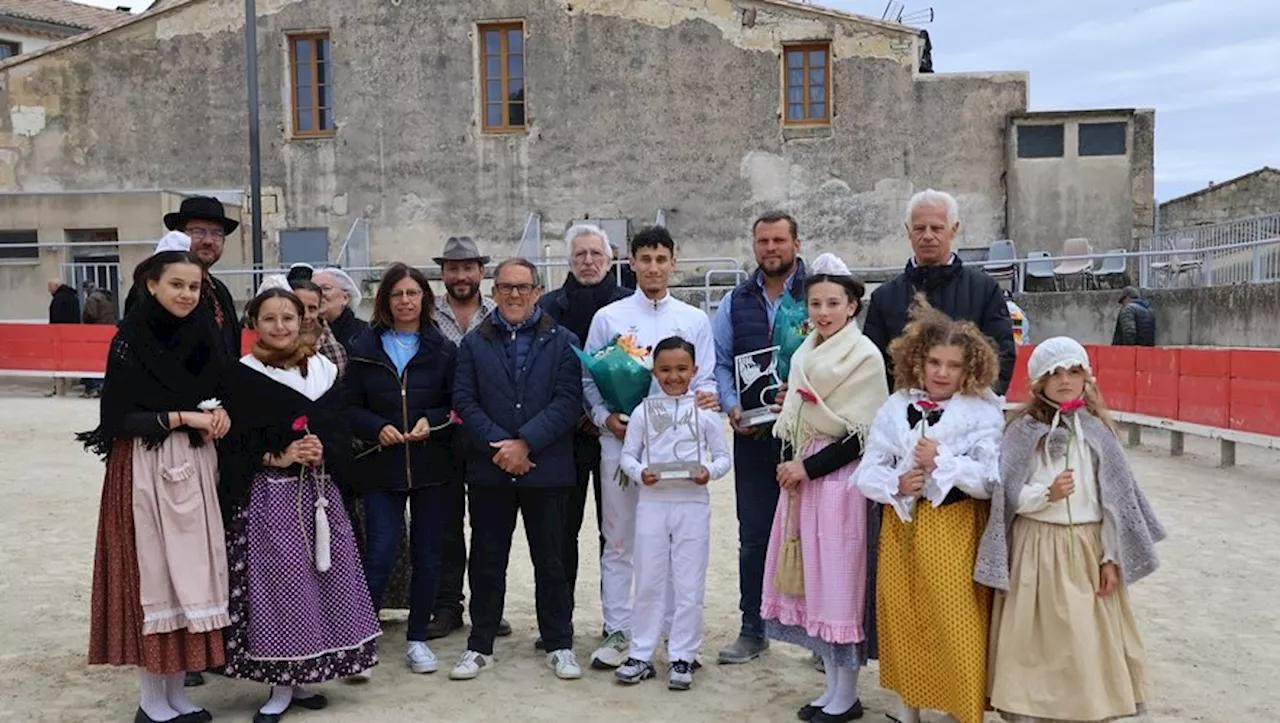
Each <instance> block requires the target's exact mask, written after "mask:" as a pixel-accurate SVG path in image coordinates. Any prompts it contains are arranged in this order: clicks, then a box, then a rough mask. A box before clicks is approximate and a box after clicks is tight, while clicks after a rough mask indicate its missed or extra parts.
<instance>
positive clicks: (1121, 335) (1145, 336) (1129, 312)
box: [1111, 299, 1156, 346]
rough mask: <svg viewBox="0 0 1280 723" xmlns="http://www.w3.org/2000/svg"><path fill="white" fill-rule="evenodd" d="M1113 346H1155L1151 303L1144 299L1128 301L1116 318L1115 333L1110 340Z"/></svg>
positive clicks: (1153, 314)
mask: <svg viewBox="0 0 1280 723" xmlns="http://www.w3.org/2000/svg"><path fill="white" fill-rule="evenodd" d="M1111 344H1112V345H1113V346H1155V345H1156V315H1155V313H1154V312H1152V311H1151V302H1149V301H1147V300H1146V299H1130V300H1129V303H1127V304H1125V305H1124V306H1123V307H1121V309H1120V315H1119V316H1118V317H1116V333H1115V335H1114V336H1113V337H1112V338H1111Z"/></svg>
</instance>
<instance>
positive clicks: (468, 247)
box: [431, 236, 489, 266]
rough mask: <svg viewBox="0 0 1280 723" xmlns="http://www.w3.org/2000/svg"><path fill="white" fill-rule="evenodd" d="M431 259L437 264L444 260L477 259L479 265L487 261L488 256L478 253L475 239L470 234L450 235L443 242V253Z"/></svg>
mask: <svg viewBox="0 0 1280 723" xmlns="http://www.w3.org/2000/svg"><path fill="white" fill-rule="evenodd" d="M431 260H432V261H434V262H436V265H437V266H444V262H446V261H479V262H480V265H481V266H483V265H485V264H487V263H489V257H488V256H484V255H482V254H481V253H480V249H478V248H476V242H475V240H474V239H472V238H471V237H470V236H450V237H449V240H448V241H445V242H444V253H443V254H441V255H440V256H436V257H435V258H433V259H431Z"/></svg>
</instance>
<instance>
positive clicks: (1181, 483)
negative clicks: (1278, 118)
mask: <svg viewBox="0 0 1280 723" xmlns="http://www.w3.org/2000/svg"><path fill="white" fill-rule="evenodd" d="M41 391H42V388H40V387H38V386H37V385H34V384H29V385H26V386H13V385H11V386H8V387H0V530H2V531H3V534H2V535H0V721H9V720H13V721H50V722H52V721H58V722H59V723H80V722H88V721H94V722H96V721H125V720H129V719H131V717H132V716H133V713H134V710H135V707H136V705H137V702H136V701H137V699H136V684H135V677H134V674H133V673H132V671H130V670H114V669H109V668H92V669H91V668H89V667H87V666H86V665H85V664H84V654H85V640H86V636H87V628H88V614H89V583H90V578H91V567H92V562H93V544H94V534H95V528H96V524H97V506H98V496H99V491H100V487H101V480H102V467H101V463H100V462H98V460H97V459H95V458H94V457H92V456H90V455H89V454H86V453H84V452H82V451H81V450H80V449H79V448H78V447H77V446H76V445H75V444H74V442H73V440H72V437H71V435H72V433H73V432H74V431H76V430H81V429H86V428H89V427H91V426H93V423H94V421H95V420H96V405H95V403H93V402H89V401H85V400H80V399H43V398H41V397H40V392H41ZM1146 441H1147V444H1148V445H1149V446H1148V447H1147V448H1146V449H1144V450H1143V451H1139V452H1135V453H1134V456H1133V459H1134V464H1135V467H1136V468H1137V470H1138V472H1139V476H1140V478H1141V480H1142V481H1143V483H1144V484H1145V486H1146V489H1147V491H1148V493H1149V494H1150V495H1151V497H1152V498H1153V501H1154V503H1155V505H1156V509H1157V510H1158V512H1159V513H1160V514H1161V516H1162V519H1163V521H1164V522H1165V524H1166V526H1167V527H1168V528H1169V530H1170V531H1171V535H1172V536H1171V538H1170V539H1169V540H1168V541H1166V542H1165V543H1164V544H1163V545H1162V546H1161V552H1162V557H1163V559H1164V567H1163V568H1162V569H1161V570H1159V571H1158V572H1157V573H1156V574H1155V575H1154V576H1152V577H1151V578H1148V579H1147V580H1146V581H1144V582H1143V583H1142V584H1140V585H1138V586H1137V588H1136V589H1135V591H1134V604H1135V607H1136V612H1137V616H1138V620H1139V623H1140V625H1141V628H1142V631H1143V635H1144V638H1145V640H1146V643H1147V649H1148V654H1149V657H1150V662H1151V668H1152V676H1153V684H1154V688H1153V696H1152V698H1153V700H1152V701H1151V711H1150V718H1149V719H1150V720H1153V721H1166V722H1169V723H1172V722H1174V721H1179V722H1181V721H1246V720H1247V721H1275V720H1280V696H1278V695H1277V693H1276V687H1275V681H1276V680H1277V678H1280V645H1277V644H1276V643H1277V642H1278V640H1277V636H1278V633H1280V508H1278V506H1277V505H1276V504H1275V503H1274V500H1275V499H1276V496H1277V493H1280V464H1278V463H1280V455H1275V454H1271V453H1266V452H1262V451H1259V450H1256V449H1247V448H1241V449H1240V452H1239V463H1240V464H1239V466H1238V467H1237V468H1235V469H1234V470H1230V471H1224V470H1220V469H1217V468H1216V467H1215V465H1216V464H1217V456H1216V446H1215V444H1214V443H1211V442H1208V441H1206V440H1199V439H1194V440H1193V439H1191V438H1188V439H1187V453H1188V454H1187V456H1186V457H1184V458H1182V459H1178V460H1175V459H1171V458H1170V457H1169V456H1168V455H1167V453H1166V452H1165V451H1164V449H1161V448H1160V446H1159V445H1164V444H1167V442H1166V441H1165V440H1164V439H1162V438H1161V435H1157V434H1153V433H1148V435H1147V440H1146ZM1165 449H1167V447H1166V448H1165ZM715 485H716V486H715V488H714V490H713V493H712V496H713V500H714V512H713V523H712V524H713V526H714V529H713V532H712V534H713V539H714V540H715V541H716V544H715V545H714V547H713V550H712V561H711V572H710V578H709V580H708V586H707V588H708V594H707V624H708V636H707V640H706V644H705V647H704V650H703V655H704V658H706V659H707V660H708V661H714V659H715V653H716V651H717V650H718V649H720V648H721V647H722V646H724V645H725V644H727V643H728V642H729V641H730V640H731V639H732V637H733V636H734V634H735V633H736V632H737V625H738V611H737V600H738V586H737V537H736V523H735V519H734V499H733V485H732V483H731V481H730V480H728V479H726V480H724V481H721V482H718V483H715ZM588 524H589V526H590V527H591V528H592V529H590V530H587V529H584V530H583V543H582V544H583V546H584V565H583V570H582V573H581V574H582V577H581V580H580V581H579V587H578V600H579V605H578V615H577V620H576V624H577V628H578V630H579V633H580V636H579V639H578V643H577V652H578V654H579V656H580V657H581V658H583V659H585V658H586V657H587V656H588V655H589V654H590V651H591V649H592V647H593V644H594V643H595V642H596V639H595V638H594V637H593V636H591V634H590V631H598V630H599V628H600V612H599V600H598V595H597V594H596V593H595V592H594V591H595V590H596V589H597V588H598V569H597V567H596V566H595V565H592V564H590V563H589V562H586V561H589V560H590V559H591V554H590V550H591V549H593V548H594V547H595V544H596V543H595V539H594V532H595V531H594V524H593V523H588ZM525 549H526V548H525V545H524V541H523V535H521V534H519V533H517V542H516V549H515V550H513V553H512V565H511V571H510V581H511V584H510V587H509V595H508V601H507V617H508V618H509V619H510V620H511V622H512V624H513V626H514V627H515V634H514V635H513V636H512V637H510V638H507V639H505V640H503V639H499V643H498V647H497V650H496V652H497V656H498V663H497V665H496V666H495V667H494V668H493V669H492V670H491V671H489V672H486V673H485V674H484V675H482V676H481V677H480V678H479V679H478V680H476V681H472V682H468V683H459V682H452V681H449V680H448V679H447V678H446V673H444V672H441V673H438V674H435V675H431V676H414V675H412V674H410V673H409V671H408V670H407V669H406V668H405V666H404V664H403V662H402V656H403V653H404V645H405V644H404V637H403V636H404V627H403V624H401V623H396V622H391V623H388V624H387V625H386V634H385V635H384V637H383V638H382V640H383V644H382V649H381V652H382V660H383V664H382V665H381V666H379V667H378V668H377V670H376V673H375V675H374V680H373V682H372V683H370V684H369V685H366V686H352V685H347V684H343V683H335V684H330V685H326V686H323V690H324V692H325V693H326V694H328V695H329V696H330V699H331V706H330V708H329V709H328V710H326V711H322V712H309V711H299V712H296V713H291V714H290V716H291V717H293V718H295V719H296V720H304V719H305V720H307V721H312V722H313V723H325V722H330V723H332V722H335V721H361V723H378V722H380V721H404V720H411V719H414V718H420V719H424V720H428V719H429V720H446V721H490V720H495V719H497V720H500V719H501V718H503V717H512V718H515V717H519V718H520V719H522V720H527V721H559V720H567V719H573V718H577V717H580V716H584V715H585V716H596V715H599V714H601V713H605V712H606V711H607V715H608V716H609V719H610V720H631V721H663V720H667V721H730V720H732V721H788V720H795V717H794V716H795V710H796V709H797V708H798V707H799V706H800V705H801V704H803V703H805V702H807V701H808V700H810V699H811V698H812V697H813V696H815V695H817V694H818V693H819V692H821V688H822V685H823V677H822V676H821V675H820V674H818V673H817V672H815V671H814V670H813V669H812V668H810V667H809V666H808V664H807V663H806V658H807V655H806V654H805V653H804V652H803V651H801V650H799V649H797V648H791V647H788V646H783V645H778V646H775V647H774V648H773V649H772V651H770V652H769V653H768V654H767V655H766V656H765V657H764V658H762V659H760V660H758V661H756V662H754V663H752V664H749V665H746V666H738V667H721V666H718V665H716V664H714V662H711V664H709V665H708V666H707V667H706V668H704V669H703V670H702V671H701V672H700V673H699V674H698V677H697V682H696V686H695V688H694V690H693V691H691V692H688V693H673V692H669V691H668V690H666V686H665V684H664V683H662V682H659V681H650V682H648V683H645V684H642V685H639V686H636V687H630V688H622V687H619V686H618V685H615V684H614V682H613V680H612V675H610V674H606V673H599V672H594V671H586V675H585V677H584V678H583V679H582V680H579V681H574V682H562V681H558V680H556V679H555V678H554V676H553V675H552V673H551V671H549V670H548V669H547V668H546V667H545V663H544V659H543V657H542V656H541V655H539V654H536V653H535V652H534V650H533V641H534V638H535V637H536V630H535V619H534V610H533V590H532V571H531V567H530V565H529V562H528V557H527V553H526V552H525ZM464 644H465V637H464V636H463V635H462V634H461V633H455V634H454V635H453V636H451V637H449V638H446V639H444V640H441V641H436V643H435V644H434V649H435V650H436V652H437V654H438V655H439V656H440V658H441V663H442V666H443V667H444V669H445V670H447V669H448V666H450V665H451V664H452V662H453V661H454V660H456V658H457V656H458V655H459V654H460V653H461V652H462V649H463V646H464ZM861 687H862V690H863V691H864V692H863V701H864V703H865V704H866V708H867V711H868V713H867V716H866V718H865V720H868V721H883V720H886V719H885V717H884V712H885V711H886V710H889V709H890V706H891V705H893V704H894V697H893V696H892V695H891V694H888V693H886V692H884V691H882V690H880V689H879V688H877V678H876V672H875V667H874V665H873V666H872V667H871V668H870V669H869V670H868V671H866V673H865V674H864V676H863V678H862V684H861ZM264 695H265V690H264V689H263V688H262V687H259V686H256V685H253V684H247V683H237V682H231V681H227V680H224V679H221V678H217V677H211V679H210V683H209V684H208V685H207V686H205V687H204V688H201V689H198V690H196V691H195V692H194V693H193V698H194V699H195V700H197V701H198V702H199V703H201V704H203V705H205V706H207V707H208V708H209V709H210V710H211V711H213V713H214V714H215V716H217V719H218V720H222V721H248V720H249V719H250V717H251V716H252V714H253V712H254V710H256V707H257V706H258V705H260V704H261V703H262V701H263V700H264ZM606 706H607V708H606ZM929 719H930V720H933V719H932V718H929ZM992 720H994V718H992Z"/></svg>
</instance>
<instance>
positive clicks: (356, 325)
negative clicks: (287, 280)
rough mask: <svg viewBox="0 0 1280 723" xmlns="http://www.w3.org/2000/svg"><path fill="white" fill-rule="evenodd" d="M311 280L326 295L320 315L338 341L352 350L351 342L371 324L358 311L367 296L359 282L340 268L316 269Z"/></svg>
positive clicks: (321, 302)
mask: <svg viewBox="0 0 1280 723" xmlns="http://www.w3.org/2000/svg"><path fill="white" fill-rule="evenodd" d="M311 281H312V283H314V284H315V285H316V286H319V287H320V291H321V292H323V294H324V298H323V299H321V300H320V318H321V319H324V321H325V323H326V324H328V325H329V329H330V330H331V331H333V336H334V337H335V338H336V339H337V340H338V342H339V343H341V344H342V346H343V347H344V348H345V349H346V350H347V351H348V352H349V351H351V342H353V341H355V339H356V337H358V336H360V335H361V334H363V333H364V332H366V331H368V330H369V324H368V323H367V322H365V321H364V320H363V319H360V318H359V317H357V316H356V313H355V310H356V309H357V308H358V307H359V306H360V300H361V299H362V298H363V295H362V294H361V293H360V286H359V284H357V283H356V282H355V279H352V278H351V276H350V275H349V274H347V272H345V271H343V270H342V269H339V268H336V267H334V268H327V269H321V270H320V271H317V272H315V273H314V274H312V275H311Z"/></svg>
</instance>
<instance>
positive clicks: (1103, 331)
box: [1015, 283, 1280, 348]
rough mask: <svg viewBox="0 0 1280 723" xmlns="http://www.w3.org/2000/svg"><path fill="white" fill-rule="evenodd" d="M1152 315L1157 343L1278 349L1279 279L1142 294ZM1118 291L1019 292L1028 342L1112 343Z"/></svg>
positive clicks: (1279, 337) (1279, 345) (1018, 300)
mask: <svg viewBox="0 0 1280 723" xmlns="http://www.w3.org/2000/svg"><path fill="white" fill-rule="evenodd" d="M1146 294H1147V300H1148V301H1150V302H1151V309H1152V311H1154V312H1155V314H1156V343H1157V344H1159V345H1161V346H1184V345H1189V346H1239V347H1263V348H1280V325H1277V324H1276V319H1278V318H1280V283H1271V284H1247V285H1245V284H1242V285H1236V286H1211V287H1207V288H1196V289H1167V290H1153V291H1149V292H1146ZM1118 297H1119V292H1118V291H1086V292H1079V291H1077V292H1070V293H1037V294H1021V295H1019V296H1018V297H1016V299H1015V300H1016V301H1017V302H1018V305H1019V306H1021V307H1022V308H1023V310H1024V311H1026V312H1027V316H1028V317H1029V318H1030V319H1031V340H1032V341H1033V342H1035V343H1039V342H1041V341H1044V340H1045V339H1048V338H1050V337H1054V336H1070V337H1072V338H1074V339H1076V340H1077V341H1079V342H1081V343H1084V344H1110V343H1111V338H1112V334H1113V333H1114V332H1115V325H1116V315H1117V314H1118V313H1119V310H1120V308H1119V306H1118V304H1117V303H1116V302H1117V300H1118Z"/></svg>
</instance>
